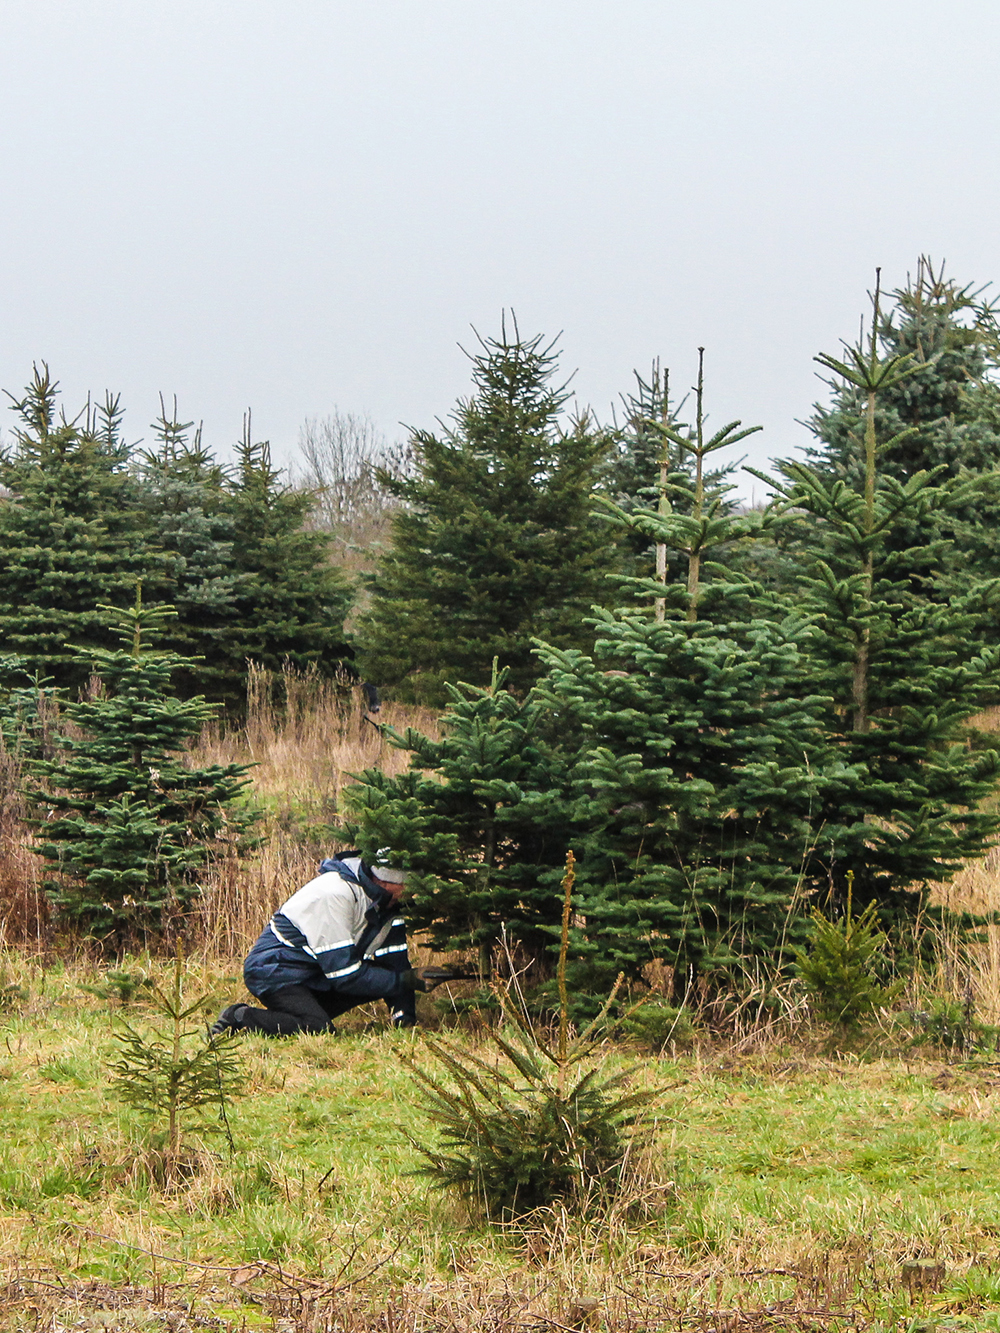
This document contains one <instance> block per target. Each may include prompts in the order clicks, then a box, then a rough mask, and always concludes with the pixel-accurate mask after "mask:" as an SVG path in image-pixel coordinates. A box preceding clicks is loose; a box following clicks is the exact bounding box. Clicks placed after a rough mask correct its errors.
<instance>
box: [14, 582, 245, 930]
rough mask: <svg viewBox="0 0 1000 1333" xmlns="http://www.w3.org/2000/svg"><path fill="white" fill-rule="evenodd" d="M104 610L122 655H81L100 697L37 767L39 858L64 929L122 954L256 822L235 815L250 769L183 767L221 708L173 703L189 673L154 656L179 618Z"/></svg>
mask: <svg viewBox="0 0 1000 1333" xmlns="http://www.w3.org/2000/svg"><path fill="white" fill-rule="evenodd" d="M103 609H104V610H105V611H106V612H107V614H108V616H109V618H110V619H111V621H112V622H113V623H117V625H118V629H119V637H120V640H121V643H122V647H120V648H118V649H116V650H111V651H109V650H102V649H91V650H89V651H88V650H85V649H77V650H76V652H77V656H78V657H79V659H80V661H81V663H85V664H86V665H88V666H89V668H90V670H91V671H95V672H96V673H97V682H96V688H94V689H92V691H91V696H90V698H88V699H85V700H83V701H81V702H78V703H71V704H67V705H66V707H65V716H66V717H67V719H68V720H69V721H70V722H71V723H72V724H73V726H74V728H75V729H76V730H77V732H78V734H77V735H61V736H57V737H56V738H55V745H56V748H57V751H58V758H57V759H55V760H38V761H36V762H35V763H34V764H33V765H32V766H31V769H32V772H33V774H34V777H35V780H36V786H35V791H34V798H35V801H36V803H37V804H38V805H39V806H41V808H42V809H43V810H44V812H45V813H44V814H43V815H41V816H40V817H39V818H38V819H37V821H36V823H37V828H38V831H39V837H40V841H39V846H38V851H39V853H40V854H41V855H42V856H43V857H44V858H45V859H46V860H47V861H48V863H49V866H50V868H51V871H52V872H54V873H53V874H52V877H51V878H50V879H49V880H47V881H46V883H45V888H46V890H47V892H48V893H49V894H50V895H51V899H52V901H53V903H54V904H55V906H56V907H57V908H58V909H59V912H60V915H61V916H62V917H63V918H64V919H65V920H67V921H69V922H71V923H73V924H75V925H81V926H85V927H87V928H88V929H89V930H90V932H91V933H92V934H93V935H94V936H95V937H97V938H99V939H101V940H103V941H105V942H106V943H107V944H108V945H109V946H112V947H118V946H120V945H122V944H123V943H126V942H127V941H128V940H129V939H130V938H132V937H134V935H135V934H136V933H137V932H140V931H149V930H154V931H155V930H158V929H159V928H160V927H161V926H162V925H163V922H164V914H165V912H166V911H167V909H168V907H170V908H183V906H184V904H185V903H187V902H189V901H190V899H191V898H192V897H194V896H195V895H196V894H197V893H198V892H199V889H200V878H201V874H202V872H203V870H204V867H205V864H206V862H207V861H208V859H209V857H210V856H211V854H212V852H213V850H214V849H216V848H219V847H220V846H221V845H222V844H223V843H224V842H225V841H226V840H237V841H238V840H239V839H240V838H242V837H243V836H244V834H245V832H246V830H247V829H248V827H249V825H250V823H251V822H252V818H253V816H252V815H250V814H249V813H247V812H246V811H242V812H239V811H236V810H235V809H234V802H235V801H236V799H237V798H238V796H239V795H240V793H241V792H242V791H243V789H244V788H245V787H246V785H247V780H246V773H247V769H246V767H244V766H241V765H236V764H227V765H218V764H213V765H210V766H208V767H206V768H189V767H187V766H186V765H185V764H184V763H183V759H182V752H183V750H184V748H185V746H186V745H187V744H188V743H189V741H190V740H191V738H192V737H194V736H196V735H197V734H198V733H199V732H200V730H201V729H202V727H203V726H204V725H205V723H206V722H207V721H209V720H210V719H211V718H212V717H214V716H215V711H216V710H215V708H214V707H213V706H212V705H211V704H209V703H207V702H206V701H205V700H204V699H202V698H198V697H196V698H194V699H189V700H186V701H185V700H181V699H178V698H176V697H173V696H172V695H171V693H170V679H171V676H172V674H173V672H174V671H175V670H178V669H179V668H184V667H189V666H190V664H189V663H188V661H187V659H185V658H183V657H181V656H180V655H179V654H177V653H174V652H170V651H161V650H157V649H156V648H154V647H152V643H151V641H152V640H153V639H154V638H155V637H156V636H157V634H158V633H159V632H162V626H163V623H164V621H165V620H166V619H167V617H168V615H169V614H171V611H170V608H164V607H152V608H151V607H144V606H143V605H142V602H141V596H140V594H139V593H138V592H137V594H136V600H135V605H134V606H133V607H132V608H131V609H130V610H128V611H118V610H116V609H115V608H111V607H108V608H103Z"/></svg>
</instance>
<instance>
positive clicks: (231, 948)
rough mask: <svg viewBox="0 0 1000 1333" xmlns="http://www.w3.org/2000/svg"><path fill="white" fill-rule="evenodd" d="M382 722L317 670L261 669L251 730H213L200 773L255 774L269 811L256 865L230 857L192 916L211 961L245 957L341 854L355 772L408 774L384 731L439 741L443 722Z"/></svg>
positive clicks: (423, 718)
mask: <svg viewBox="0 0 1000 1333" xmlns="http://www.w3.org/2000/svg"><path fill="white" fill-rule="evenodd" d="M377 723H378V725H376V723H375V721H373V720H372V719H371V718H370V717H369V716H368V714H367V712H366V710H365V707H364V700H363V696H362V693H361V690H360V688H359V687H358V686H355V685H351V684H349V683H347V682H345V681H343V680H330V679H328V678H324V677H322V676H320V675H319V674H318V673H317V672H315V671H304V672H303V671H296V670H295V669H294V668H287V669H286V670H285V671H283V672H282V673H280V675H275V674H274V673H271V672H268V671H265V670H263V669H262V668H259V667H253V666H252V667H251V669H250V674H249V678H248V682H247V716H246V723H245V725H244V726H242V727H240V728H238V729H230V730H228V731H225V730H222V729H221V728H219V727H210V728H208V729H206V731H205V732H204V733H203V735H202V737H201V739H200V741H199V743H198V744H197V745H196V746H195V747H194V748H193V749H192V750H191V752H190V762H191V764H192V765H194V766H201V765H203V764H212V763H218V764H230V763H237V764H250V765H252V766H253V767H252V769H251V773H250V778H251V783H252V796H253V799H254V800H255V801H256V802H257V803H258V804H259V805H260V807H261V809H262V812H263V818H262V823H261V829H260V832H261V835H262V842H261V845H260V847H259V848H258V849H257V850H256V851H255V852H254V853H253V854H252V855H250V856H246V857H239V856H237V855H235V854H234V853H233V852H232V851H229V852H227V853H226V854H225V855H224V856H222V857H220V858H219V859H218V860H217V861H216V862H215V863H214V864H213V865H212V867H211V869H210V872H209V874H208V876H207V883H206V888H205V892H204V893H203V894H202V896H201V897H200V898H199V899H198V900H197V902H196V903H195V904H194V906H193V908H192V912H191V925H192V927H193V931H194V935H195V937H196V939H197V940H198V941H199V945H200V947H201V948H202V949H203V950H204V951H205V952H206V953H207V954H211V955H213V956H215V957H218V958H222V959H227V958H232V959H235V958H237V957H240V958H241V957H242V956H243V954H245V952H246V950H247V949H248V948H249V946H250V945H251V944H252V943H253V941H254V940H255V939H256V938H257V935H258V934H259V932H260V929H261V926H262V924H263V923H264V922H265V921H267V919H268V918H269V917H270V915H271V913H272V912H273V911H274V910H275V908H276V907H278V906H279V905H280V904H281V902H282V901H283V900H284V899H285V898H287V897H288V896H289V895H290V894H291V893H293V892H294V891H295V889H296V888H298V887H299V886H300V885H301V884H303V883H305V881H306V880H308V879H310V878H311V877H312V876H313V875H314V874H315V873H316V866H317V863H318V862H319V861H320V860H322V858H323V857H324V856H328V855H329V854H330V853H331V851H333V850H335V847H334V846H332V845H331V841H330V833H329V829H330V828H331V827H332V828H333V829H335V828H336V826H337V824H338V822H339V819H340V811H341V793H342V791H343V789H344V787H345V786H346V785H348V784H349V783H350V781H351V777H350V775H351V774H352V773H357V772H360V771H361V770H362V769H364V768H380V769H382V770H383V771H384V772H386V773H388V774H390V775H392V776H395V775H396V774H399V773H402V772H403V771H404V770H405V768H406V767H407V764H408V762H409V756H408V754H407V753H406V751H404V750H399V749H397V748H395V747H394V746H392V745H389V744H388V743H387V742H386V741H385V739H384V738H383V736H382V733H381V731H380V729H379V728H380V726H382V725H384V724H387V725H389V726H391V727H393V728H395V729H396V730H399V731H404V730H405V729H406V728H407V727H416V728H418V729H419V730H421V731H423V732H425V733H426V734H429V735H431V736H436V735H437V734H438V716H437V714H435V713H432V712H431V711H430V710H428V709H424V708H414V707H407V706H405V705H402V704H392V703H390V704H386V705H384V706H383V708H382V710H381V712H380V713H379V714H378V717H377ZM333 836H334V840H335V838H336V835H335V833H334V835H333Z"/></svg>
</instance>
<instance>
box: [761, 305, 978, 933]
mask: <svg viewBox="0 0 1000 1333" xmlns="http://www.w3.org/2000/svg"><path fill="white" fill-rule="evenodd" d="M884 329H885V325H884V324H883V322H882V320H881V318H880V311H879V292H878V287H877V286H876V291H875V295H874V317H873V321H872V325H871V330H870V333H869V335H868V337H867V339H865V340H864V341H863V342H861V343H859V344H858V345H857V346H854V347H849V348H848V349H847V351H846V353H845V355H844V357H843V359H840V358H835V357H830V356H826V355H823V356H819V357H817V358H816V359H817V361H818V362H819V363H820V364H821V365H822V366H823V367H824V368H825V369H827V370H828V371H831V372H832V373H833V374H834V376H836V383H837V384H838V385H839V386H840V387H839V388H838V394H839V395H840V397H841V398H844V399H846V398H847V397H848V395H849V394H853V395H855V396H856V397H857V398H858V399H859V400H860V401H862V402H863V404H864V412H863V415H862V418H861V420H862V428H861V430H860V431H859V432H852V434H851V437H850V438H851V439H853V441H854V449H855V456H854V457H853V458H852V459H849V460H847V462H846V463H845V465H844V466H843V467H839V468H837V469H832V468H830V467H828V466H825V465H823V466H819V465H817V464H816V463H809V462H792V461H789V462H785V463H782V464H780V465H779V471H780V477H781V479H780V481H779V482H778V483H777V487H776V489H777V493H778V498H777V502H776V513H777V514H778V515H780V516H782V520H783V522H784V523H785V525H787V527H788V529H789V531H790V532H791V534H792V540H791V545H792V547H793V549H795V550H796V551H797V553H798V558H799V566H800V574H799V579H798V588H797V594H798V598H799V602H800V605H801V607H802V609H803V613H804V614H805V615H806V616H807V618H808V620H809V633H808V634H807V635H805V636H804V637H803V639H802V644H803V652H804V659H805V663H806V670H805V672H804V673H803V676H802V681H803V688H806V687H807V685H806V682H808V688H814V689H817V690H818V691H819V692H820V693H821V694H823V695H826V696H827V697H828V699H829V703H828V705H827V708H826V710H825V713H824V717H823V727H824V731H825V734H826V736H827V738H828V740H829V742H830V743H831V744H832V745H833V747H834V749H835V752H836V754H837V755H838V756H839V757H840V760H841V763H842V764H843V765H844V767H845V768H847V769H849V770H850V771H852V772H854V773H855V774H856V775H857V777H856V779H855V780H854V781H852V782H850V783H847V784H845V785H844V786H843V787H842V789H841V790H840V791H839V792H836V793H831V794H828V798H827V799H826V800H825V801H824V803H823V805H822V806H821V807H820V808H818V809H817V811H816V820H817V824H816V827H817V830H818V833H817V837H816V840H815V843H814V846H813V848H812V851H811V853H810V856H809V858H808V862H807V865H806V867H805V873H806V877H807V879H808V880H809V881H810V882H811V883H812V885H813V886H814V887H816V888H822V889H824V890H825V891H826V892H827V893H828V894H830V895H832V896H833V898H834V900H835V901H836V900H838V899H840V900H842V899H843V898H844V897H845V896H846V882H847V876H848V874H849V873H853V875H854V884H855V897H856V899H857V900H858V901H859V902H860V903H862V904H867V903H869V902H876V903H877V904H878V905H879V907H880V908H882V909H883V911H884V912H885V913H887V914H891V915H894V916H896V917H897V918H898V917H901V916H902V917H905V916H913V915H915V914H917V913H918V912H919V911H920V910H921V909H922V907H923V906H924V905H925V903H926V901H927V898H926V890H927V886H928V885H929V884H930V883H932V882H934V881H940V880H946V879H948V878H949V877H950V875H951V874H953V873H954V871H955V870H956V869H957V868H958V867H959V865H960V864H961V863H962V862H963V861H965V860H967V859H969V858H971V857H975V856H978V855H981V854H982V853H983V852H984V850H985V849H986V848H987V847H988V846H989V845H991V843H992V842H993V841H994V840H995V838H996V836H997V833H998V830H1000V816H998V815H997V814H996V813H995V812H994V811H993V810H992V809H991V808H990V807H989V806H988V805H984V804H983V802H984V800H985V799H986V798H987V797H989V796H990V795H991V794H992V793H993V792H994V790H995V787H996V782H997V777H998V773H1000V767H998V765H1000V760H998V756H997V754H996V752H995V751H994V750H992V749H991V748H988V747H987V745H986V744H985V743H984V740H983V738H982V737H978V736H977V735H976V734H975V732H974V731H973V730H972V729H971V728H970V726H969V722H970V719H971V718H972V717H973V716H974V715H975V714H976V713H977V712H978V711H979V710H980V709H981V708H982V707H983V705H984V704H985V703H987V702H989V701H990V700H991V699H992V698H993V697H995V691H996V690H997V689H998V687H1000V675H998V671H1000V652H998V650H997V649H996V648H990V647H984V646H983V643H982V638H981V635H980V634H979V633H978V629H979V627H980V626H981V624H982V618H983V608H984V607H985V606H986V605H987V604H988V602H989V600H990V597H991V595H994V594H995V590H996V587H995V583H994V582H993V581H991V580H989V579H986V578H984V577H983V576H982V573H981V571H980V570H979V569H977V568H976V567H975V565H973V564H969V563H967V565H966V568H965V574H964V578H963V585H964V586H963V589H962V591H961V592H960V593H958V592H956V593H955V595H953V596H951V597H949V598H947V599H944V598H941V599H934V598H929V597H928V596H927V586H926V583H925V581H924V580H923V579H922V578H919V577H915V571H917V572H918V573H919V571H921V570H925V569H928V568H930V569H933V568H938V567H940V566H941V564H942V563H943V561H944V559H945V558H946V555H947V552H948V548H949V543H948V540H947V537H946V536H945V535H943V534H944V533H945V532H946V530H947V527H948V525H949V523H950V522H951V521H952V516H953V515H954V514H955V513H956V512H958V513H961V512H962V511H963V509H964V508H965V507H966V506H968V505H969V504H971V503H973V502H974V499H975V496H976V495H977V494H978V493H980V485H979V482H978V480H977V479H976V478H969V477H968V476H967V475H966V474H965V472H964V471H963V470H962V469H961V468H959V469H951V468H950V466H949V464H948V463H947V462H941V463H938V464H937V465H936V466H933V467H930V468H922V469H920V470H917V471H913V472H910V471H909V468H908V467H907V468H899V467H895V466H892V465H891V464H890V463H888V462H883V460H892V459H897V460H899V459H901V458H903V457H905V456H906V453H907V450H908V449H911V450H912V452H913V454H914V457H919V456H918V455H917V454H916V448H917V444H916V443H913V444H912V445H911V442H914V441H916V442H917V443H919V435H920V429H919V427H917V426H911V427H906V428H904V430H903V431H901V432H897V433H896V435H894V436H892V437H890V438H888V439H885V438H884V437H883V438H881V439H880V433H879V422H880V420H881V421H884V420H888V421H890V422H891V423H892V424H897V422H898V417H896V416H894V415H893V412H892V411H888V412H887V413H885V414H882V413H880V411H879V403H880V401H881V400H882V398H883V397H884V396H886V397H889V398H890V400H891V402H895V403H898V402H899V401H900V400H901V398H902V395H903V387H904V385H906V384H907V383H908V382H910V381H911V380H915V381H918V382H919V379H920V377H925V378H926V376H927V375H928V373H929V372H928V369H927V365H926V362H925V361H923V360H922V359H921V357H920V356H919V354H918V353H916V352H906V353H895V352H889V353H887V354H883V347H882V345H881V334H882V332H883V331H884ZM846 447H847V446H846V445H845V448H846ZM933 456H934V455H933V451H932V458H933ZM926 461H931V460H930V459H928V460H926ZM763 479H764V480H767V478H763ZM910 543H912V544H910ZM830 795H833V796H835V799H830V798H829V797H830Z"/></svg>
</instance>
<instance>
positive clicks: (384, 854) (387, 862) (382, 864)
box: [372, 847, 406, 884]
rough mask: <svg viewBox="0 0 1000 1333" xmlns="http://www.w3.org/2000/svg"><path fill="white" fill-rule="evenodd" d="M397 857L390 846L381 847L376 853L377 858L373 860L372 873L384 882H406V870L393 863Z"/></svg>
mask: <svg viewBox="0 0 1000 1333" xmlns="http://www.w3.org/2000/svg"><path fill="white" fill-rule="evenodd" d="M395 859H396V858H395V857H394V856H393V854H392V850H391V849H390V848H389V847H380V848H379V849H378V851H377V852H376V853H375V859H374V861H373V862H372V874H373V875H374V876H375V877H376V878H377V879H380V880H381V881H382V882H383V884H405V883H406V871H405V870H401V869H400V867H399V866H397V865H393V864H392V863H393V861H394V860H395Z"/></svg>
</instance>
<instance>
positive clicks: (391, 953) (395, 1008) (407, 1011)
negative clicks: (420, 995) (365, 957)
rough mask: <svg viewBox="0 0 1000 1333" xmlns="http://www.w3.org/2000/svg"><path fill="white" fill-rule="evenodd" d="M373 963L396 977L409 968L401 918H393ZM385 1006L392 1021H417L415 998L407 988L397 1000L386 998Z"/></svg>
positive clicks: (407, 950) (404, 932) (404, 929)
mask: <svg viewBox="0 0 1000 1333" xmlns="http://www.w3.org/2000/svg"><path fill="white" fill-rule="evenodd" d="M374 957H375V961H376V962H377V963H378V964H379V965H380V966H381V967H385V968H390V969H391V970H392V971H393V972H395V973H396V974H397V975H398V974H399V973H400V972H403V971H405V970H406V969H407V968H408V967H409V966H410V954H409V947H408V945H407V942H406V922H405V921H404V920H403V918H402V917H401V916H397V917H394V918H393V921H392V925H391V926H390V928H389V934H388V935H387V936H386V937H385V939H384V940H383V941H382V943H381V944H380V945H379V946H378V948H377V949H376V950H375V955H374ZM386 1004H388V1006H389V1008H390V1009H391V1010H392V1016H393V1018H394V1019H397V1020H398V1019H401V1018H402V1019H409V1020H411V1021H412V1022H414V1023H415V1022H416V1021H417V997H416V995H415V994H414V992H413V991H412V990H410V989H409V987H407V989H406V990H404V991H402V993H401V994H400V995H399V997H398V998H396V997H393V996H387V997H386Z"/></svg>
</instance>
